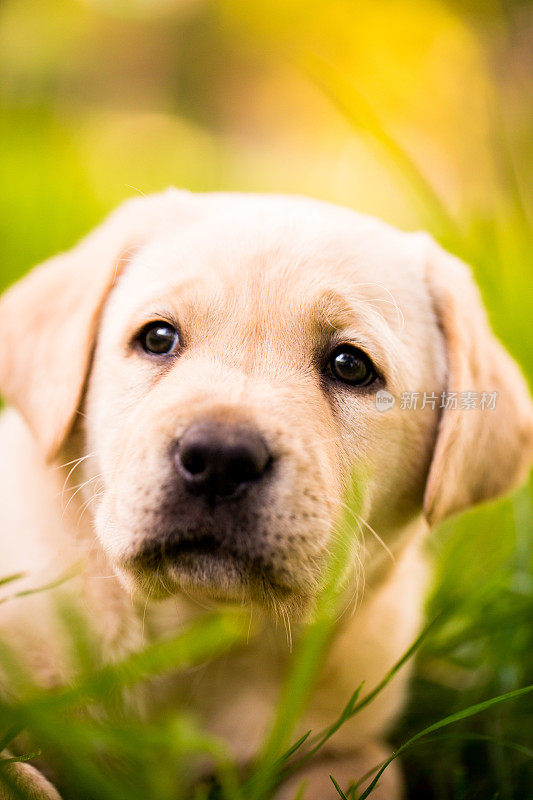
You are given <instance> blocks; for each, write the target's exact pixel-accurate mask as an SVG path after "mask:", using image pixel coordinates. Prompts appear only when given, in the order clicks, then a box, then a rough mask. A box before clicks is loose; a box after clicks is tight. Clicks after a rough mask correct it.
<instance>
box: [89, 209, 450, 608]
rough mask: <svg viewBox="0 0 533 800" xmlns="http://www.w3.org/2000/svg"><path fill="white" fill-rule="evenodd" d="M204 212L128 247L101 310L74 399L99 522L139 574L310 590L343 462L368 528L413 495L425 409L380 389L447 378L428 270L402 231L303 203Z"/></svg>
mask: <svg viewBox="0 0 533 800" xmlns="http://www.w3.org/2000/svg"><path fill="white" fill-rule="evenodd" d="M199 212H200V213H199V217H198V219H195V220H193V221H191V222H190V223H189V224H184V225H183V226H181V227H180V229H179V230H177V231H171V232H167V233H165V234H162V235H161V236H156V237H154V238H153V239H152V240H151V241H149V242H148V243H147V244H146V245H144V246H143V247H141V248H140V249H139V250H138V251H137V252H135V253H134V254H132V255H131V257H130V258H129V260H128V263H127V265H126V267H125V268H124V270H123V272H122V275H121V277H120V279H119V281H118V283H117V285H116V286H115V288H114V289H113V291H112V294H111V296H110V297H109V299H108V302H107V305H106V309H105V312H104V315H103V319H102V322H101V325H100V332H99V337H98V346H97V350H96V356H95V360H94V366H93V370H92V375H91V379H90V384H89V393H88V400H87V406H86V418H87V426H88V447H89V451H90V452H94V453H96V456H97V458H96V463H93V460H91V462H90V463H91V464H92V465H93V468H94V470H96V471H97V472H98V473H101V474H102V478H101V483H102V484H103V486H104V494H103V496H102V499H101V501H100V505H99V508H98V512H97V517H96V529H97V533H98V536H99V538H100V540H101V542H102V544H103V546H104V547H105V549H106V550H107V552H108V553H109V555H110V558H111V559H112V561H113V563H114V564H115V565H116V566H118V567H119V569H120V570H121V571H122V573H123V574H125V575H127V576H130V577H131V578H133V580H134V581H136V582H140V583H141V584H143V585H146V586H148V585H150V586H151V585H152V584H153V582H154V579H155V578H157V581H159V584H160V588H161V589H163V588H164V587H166V588H167V589H169V590H170V591H174V590H175V589H176V588H177V587H184V588H186V589H187V590H188V591H195V590H197V589H200V590H201V591H202V592H207V593H209V594H212V595H214V596H216V597H224V598H228V597H229V598H233V599H241V598H242V597H243V596H250V595H251V596H252V597H255V598H267V597H268V596H269V595H274V596H280V597H281V598H285V599H287V598H288V597H289V598H290V597H292V596H297V597H302V596H306V595H309V594H312V592H313V591H314V589H315V587H316V583H317V580H318V578H319V574H320V567H321V566H322V563H323V558H324V554H325V553H326V552H327V549H328V545H329V543H330V538H331V532H332V529H333V526H334V524H335V521H336V519H337V517H338V515H339V510H340V508H341V503H342V498H343V493H344V491H345V489H346V484H347V481H348V479H349V478H350V475H351V473H352V471H353V470H354V469H355V471H356V473H360V474H361V475H363V474H364V476H365V486H364V487H363V489H364V491H363V496H364V502H363V506H364V514H365V516H369V517H370V519H369V524H370V525H372V524H376V517H379V522H377V524H378V525H379V527H380V529H381V530H383V527H386V528H387V529H390V528H395V527H397V526H398V525H399V523H400V522H403V521H405V519H406V518H407V517H408V516H409V515H413V514H414V513H415V512H416V511H417V510H418V508H419V507H420V504H421V498H422V493H423V487H424V481H425V474H426V472H427V466H428V463H429V458H430V453H431V450H432V446H433V440H434V438H435V430H436V425H437V415H436V414H435V413H431V411H430V410H428V409H426V410H425V411H423V412H419V413H418V414H416V413H414V414H412V415H409V414H406V413H405V412H403V411H401V410H400V409H399V408H397V409H395V410H391V411H390V412H388V413H387V414H382V413H380V412H379V411H378V410H377V408H376V402H375V399H376V392H377V391H378V390H379V389H387V390H388V391H391V392H392V393H394V394H398V392H399V389H400V386H410V387H412V388H413V389H414V390H416V389H419V390H420V389H422V387H424V386H425V387H426V388H427V387H432V389H434V390H435V391H437V392H438V391H440V390H442V388H443V386H444V378H445V374H444V373H445V367H444V353H443V344H442V340H441V337H440V334H439V332H438V329H437V325H436V323H435V320H434V318H433V317H432V311H431V302H430V297H429V294H428V292H427V290H425V288H424V283H423V275H422V266H423V265H422V263H421V261H420V259H418V260H417V259H415V258H413V252H412V248H410V247H409V242H408V240H407V239H406V238H404V237H402V236H401V235H400V234H398V233H396V232H394V231H389V230H388V229H386V228H385V226H376V224H375V223H372V222H369V221H367V220H361V221H360V222H359V224H358V225H355V226H354V225H353V221H352V220H351V219H350V215H348V214H345V213H344V212H340V213H337V212H335V211H332V212H330V214H329V216H328V217H327V218H324V215H322V216H321V217H320V218H319V219H318V218H317V219H314V212H315V209H314V207H313V206H312V204H308V203H305V202H300V203H297V202H295V201H293V202H292V203H287V202H283V201H280V200H279V199H278V200H258V199H255V198H254V199H252V200H248V201H247V202H246V204H245V203H243V202H242V201H241V200H240V199H238V198H237V199H233V198H225V199H224V200H219V201H218V202H213V201H211V203H206V204H205V207H204V208H202V209H199ZM378 227H379V230H378ZM373 228H374V231H373V230H372V229H373ZM372 239H374V244H373V247H372V248H371V249H370V251H369V249H368V242H369V240H372ZM402 312H403V313H402ZM406 314H407V315H408V316H407V319H406ZM174 332H175V333H174ZM150 347H152V349H151V350H150V349H149V348H150ZM154 350H155V352H154ZM159 350H162V351H163V352H162V353H160V352H158V351H159ZM167 351H168V352H167ZM343 370H344V371H343ZM195 460H196V462H198V463H195ZM257 461H259V463H257ZM212 462H213V463H212ZM374 509H377V512H375V511H374ZM354 528H355V531H357V523H355V525H354ZM157 581H156V583H157Z"/></svg>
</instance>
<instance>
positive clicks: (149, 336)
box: [139, 320, 179, 356]
mask: <svg viewBox="0 0 533 800" xmlns="http://www.w3.org/2000/svg"><path fill="white" fill-rule="evenodd" d="M139 342H140V344H141V347H142V348H143V350H144V351H145V353H150V354H152V355H156V356H165V355H170V354H171V353H173V352H174V351H175V350H176V348H177V346H178V344H179V337H178V332H177V330H176V328H175V327H174V326H173V325H171V324H170V323H169V322H163V321H161V320H159V321H158V322H149V323H148V325H145V326H144V328H143V329H142V330H141V332H140V334H139Z"/></svg>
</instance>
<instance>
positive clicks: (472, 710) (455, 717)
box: [360, 684, 533, 800]
mask: <svg viewBox="0 0 533 800" xmlns="http://www.w3.org/2000/svg"><path fill="white" fill-rule="evenodd" d="M531 691H533V684H532V685H530V686H524V687H523V688H522V689H515V690H514V691H512V692H506V693H505V694H500V695H498V696H497V697H492V698H491V699H490V700H484V701H483V702H482V703H476V704H475V705H473V706H469V707H468V708H464V709H463V710H462V711H457V712H456V713H455V714H450V715H449V716H447V717H444V719H441V720H439V721H438V722H435V723H434V724H433V725H430V726H429V727H427V728H424V730H422V731H420V732H419V733H417V734H415V735H414V736H412V737H411V738H410V739H408V740H407V742H405V744H402V746H401V747H399V748H398V750H396V751H395V752H394V753H393V754H392V755H391V756H390V758H388V759H387V760H386V761H385V763H384V764H383V765H382V766H381V767H380V768H379V770H378V772H377V774H376V776H375V777H374V778H373V779H372V781H371V783H370V784H369V786H368V787H367V788H366V789H365V791H364V792H363V794H362V795H361V797H360V800H366V798H367V797H368V796H369V795H370V794H371V792H372V791H373V790H374V789H375V787H376V785H377V783H378V781H379V779H380V778H381V776H382V775H383V773H384V772H385V770H386V769H387V767H388V766H389V764H391V763H392V762H393V761H394V759H395V758H398V756H399V755H401V753H403V752H404V751H405V750H407V748H408V747H411V745H413V744H414V743H415V742H417V741H418V740H419V739H422V738H423V737H424V736H427V735H428V734H429V733H434V732H435V731H438V730H441V729H442V728H445V727H447V726H448V725H453V723H455V722H459V721H460V720H463V719H468V718H469V717H473V716H475V715H476V714H480V713H481V712H482V711H486V710H487V709H489V708H492V707H493V706H496V705H498V704H499V703H504V702H507V701H508V700H514V699H516V698H518V697H522V696H523V695H525V694H528V693H529V692H531Z"/></svg>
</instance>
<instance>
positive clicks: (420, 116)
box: [0, 0, 533, 800]
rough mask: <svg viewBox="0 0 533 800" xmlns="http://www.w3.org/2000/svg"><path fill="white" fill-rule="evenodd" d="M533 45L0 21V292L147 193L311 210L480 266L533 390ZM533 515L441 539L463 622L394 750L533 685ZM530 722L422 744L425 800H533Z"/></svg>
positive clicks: (198, 24)
mask: <svg viewBox="0 0 533 800" xmlns="http://www.w3.org/2000/svg"><path fill="white" fill-rule="evenodd" d="M532 31H533V8H532V6H531V3H529V2H526V1H524V2H520V1H519V0H518V1H517V0H515V1H514V2H511V1H510V0H465V2H460V3H459V2H457V0H449V2H444V0H442V1H441V0H420V1H419V2H414V0H401V1H400V0H383V2H380V3H373V2H371V1H370V0H361V2H356V0H330V1H329V2H326V0H306V2H303V0H283V2H282V0H248V2H246V3H242V2H237V0H216V1H215V0H78V1H76V0H3V2H1V3H0V74H1V76H2V77H1V85H0V114H1V118H0V186H1V189H2V191H1V192H0V254H1V262H0V286H4V285H7V284H8V283H10V282H11V281H13V280H15V279H16V278H17V277H18V276H19V275H20V274H22V272H24V271H25V270H26V269H28V268H29V267H30V266H31V265H32V264H34V263H35V262H37V261H39V260H40V259H43V258H45V257H46V256H48V255H50V254H52V253H54V252H56V251H57V250H59V249H61V248H64V247H67V246H69V245H71V244H72V243H73V242H74V241H75V240H76V239H77V238H78V237H79V236H80V235H81V234H82V233H84V232H85V231H86V230H88V229H89V228H91V227H92V226H93V225H94V224H95V223H96V222H97V221H98V219H99V218H100V217H101V216H102V215H103V214H104V213H105V212H106V211H107V210H109V209H110V208H111V207H113V206H114V205H116V203H117V202H119V201H120V200H121V199H123V198H125V197H127V196H129V195H131V194H133V193H135V192H136V191H139V192H143V193H148V192H151V191H154V190H158V189H161V188H164V187H166V186H167V185H170V184H175V185H178V186H184V187H188V188H191V189H196V190H215V189H230V190H231V189H238V190H246V191H274V192H294V193H302V194H310V195H313V196H318V197H321V198H323V199H327V200H331V201H333V202H338V203H342V204H346V205H349V206H352V207H354V208H357V209H359V210H362V211H366V212H369V213H374V214H377V215H379V216H380V217H382V218H385V219H386V220H388V221H390V222H392V223H393V224H396V225H399V226H400V227H404V228H408V229H413V228H421V227H424V228H427V229H429V230H431V231H432V232H433V233H434V234H435V235H436V236H438V237H439V238H440V239H441V241H442V242H443V243H444V244H445V245H447V246H448V247H450V248H451V249H453V250H454V251H456V252H458V253H459V254H460V255H462V256H463V257H465V258H466V259H467V260H468V261H469V262H470V263H471V264H472V266H473V269H474V271H475V274H476V277H477V280H478V282H479V284H480V286H481V289H482V293H483V295H484V298H485V301H486V303H487V306H488V308H489V313H490V316H491V319H492V321H493V324H494V327H495V329H496V331H497V333H498V335H499V336H500V337H501V338H502V339H503V341H504V342H505V343H506V345H507V346H508V347H509V349H510V350H511V352H512V353H513V354H514V355H515V356H516V357H517V358H518V360H519V361H520V363H521V364H522V366H523V368H524V371H525V373H526V375H527V376H528V377H529V379H530V382H531V381H532V380H533V337H532V336H531V318H532V312H533V289H532V285H533V281H532V274H531V255H530V253H531V194H530V192H529V191H528V187H530V186H531V185H532V178H533V174H532V172H533V158H532V155H533V154H532V149H533V139H532V136H531V134H532V114H531V111H532V109H531V91H530V89H531V81H532V74H533V62H532V51H533V48H532V47H531V39H532ZM532 498H533V488H532V486H531V484H530V487H529V488H526V489H525V490H522V491H521V492H519V493H518V494H517V495H516V496H515V498H513V499H510V500H509V499H507V500H504V501H502V502H500V503H497V504H491V505H490V506H487V507H484V508H481V509H477V510H473V511H471V512H469V513H468V514H466V515H463V516H462V517H461V518H460V519H458V520H455V521H451V522H450V523H448V524H446V525H445V526H443V527H442V529H441V530H440V531H438V532H437V533H436V534H434V535H433V536H432V539H431V541H430V549H431V550H432V553H433V557H434V560H435V563H436V580H435V586H434V588H433V592H432V595H431V598H430V601H429V606H430V610H431V613H433V612H434V611H435V610H438V609H440V608H447V609H451V610H452V612H451V614H450V616H449V617H448V618H447V622H446V624H444V625H443V626H442V627H441V628H439V630H438V631H437V632H436V633H435V634H434V635H432V636H431V637H428V638H427V639H426V641H425V643H424V645H423V647H422V649H421V651H420V654H419V658H418V661H417V670H416V676H415V679H414V681H413V691H412V697H411V701H410V703H409V706H408V708H407V709H406V712H405V714H404V717H403V718H402V720H401V721H400V722H399V724H398V725H397V727H396V729H395V731H394V740H395V741H396V742H397V743H398V744H400V743H402V742H404V741H406V740H407V739H408V738H409V737H410V736H411V735H413V734H414V733H416V732H417V731H419V730H421V729H422V728H424V727H426V726H428V725H430V724H431V723H433V722H435V721H436V720H437V719H439V718H441V717H445V716H446V715H448V714H450V713H453V712H455V711H457V710H459V709H461V708H464V707H466V706H467V705H469V704H471V703H477V702H481V701H483V700H486V699H487V698H489V697H492V696H495V695H498V694H501V693H502V692H505V691H512V690H514V689H517V688H519V687H520V686H523V685H525V684H530V683H533V633H532V631H533V628H532V625H531V620H532V619H533V581H532V577H531V576H532V571H533V570H532V568H533V555H532V541H533V522H532V511H531V509H532ZM355 689H356V687H354V690H355ZM347 700H348V698H344V699H340V704H341V705H342V702H345V701H347ZM532 712H533V707H532V703H531V700H530V699H528V697H524V698H521V699H520V700H515V701H513V702H512V703H510V704H503V705H501V706H498V707H496V708H494V709H492V710H489V711H487V712H485V713H484V714H483V715H480V716H479V717H476V718H475V720H474V719H473V720H466V721H464V722H461V723H458V725H457V726H456V727H454V732H453V733H452V732H451V731H450V732H449V734H447V735H446V738H443V735H440V736H439V738H438V739H436V740H435V741H433V742H432V741H428V742H427V743H424V742H419V743H417V744H416V745H415V746H414V747H412V748H410V749H409V750H408V751H407V752H406V754H405V756H404V761H405V763H406V766H407V768H408V769H407V774H408V784H409V797H410V798H418V797H424V798H435V800H441V798H442V799H443V800H444V798H450V797H453V798H455V800H459V799H461V800H462V799H463V798H469V799H470V798H478V797H479V798H484V799H485V798H496V797H498V798H501V799H503V800H510V799H511V798H513V800H523V798H526V797H528V796H532V795H533V775H532V769H531V759H530V757H528V755H527V753H528V752H530V751H531V748H532V747H533V737H532V727H533V726H532V725H531V719H532V716H531V715H532ZM172 724H173V723H172ZM191 724H192V723H191ZM183 730H185V729H180V731H181V732H180V735H179V736H177V734H176V736H177V738H173V736H174V734H170V733H169V734H168V736H169V737H170V738H169V739H168V740H166V741H167V745H168V747H169V748H170V749H171V748H172V747H173V745H172V742H174V741H178V742H183V741H184V739H185V738H186V736H185V734H184V733H183ZM162 731H163V729H161V730H160V731H159V732H158V733H157V734H155V733H154V736H156V738H157V736H158V735H161V736H162V737H163V739H164V737H165V735H166V734H164V735H163V734H162ZM185 732H186V734H187V736H190V735H192V734H190V730H189V729H188V728H187V730H186V731H185ZM149 734H150V732H149V731H146V735H147V737H148V738H149ZM196 734H197V732H195V735H196ZM106 735H107V734H106ZM108 735H109V736H112V735H113V732H112V729H110V730H109V731H108ZM135 735H136V734H135V733H132V736H133V737H135ZM198 735H199V736H200V735H201V734H200V733H198ZM180 736H181V739H180ZM154 741H155V739H154ZM167 745H165V746H167ZM150 746H151V745H147V756H146V758H147V761H146V765H148V766H146V765H145V767H146V773H147V775H148V773H149V772H150V768H151V767H153V764H151V762H150V758H152V756H151V755H149V751H150ZM159 746H162V745H161V742H160V741H159V740H158V742H157V743H156V744H154V750H156V749H157V747H159ZM181 746H182V745H180V747H181ZM183 747H184V748H185V749H186V747H185V745H183ZM528 748H529V750H528ZM150 752H152V751H150ZM130 756H131V753H130V754H129V755H128V754H126V755H125V756H124V757H125V758H126V757H128V758H129V757H130ZM154 763H155V762H154ZM80 768H81V767H80ZM146 780H148V777H147V778H146ZM162 780H163V778H162ZM146 792H147V794H146V796H154V797H159V796H164V795H162V794H157V793H153V794H152V795H150V794H149V787H148V784H147V788H146ZM102 796H106V795H102ZM117 796H118V795H117Z"/></svg>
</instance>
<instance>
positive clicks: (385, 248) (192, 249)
mask: <svg viewBox="0 0 533 800" xmlns="http://www.w3.org/2000/svg"><path fill="white" fill-rule="evenodd" d="M191 202H194V204H195V207H194V208H193V213H189V214H187V215H186V216H185V219H183V218H179V217H178V216H177V217H176V220H175V224H174V225H173V224H170V225H169V226H168V228H167V229H166V230H163V231H159V232H158V233H157V234H155V235H154V236H153V237H152V238H151V239H150V240H149V241H148V242H146V243H145V244H144V245H143V246H142V247H141V248H140V249H139V250H138V252H137V253H135V254H134V255H133V256H132V258H131V260H130V263H129V264H128V265H127V269H126V270H125V274H124V278H123V280H122V281H121V285H122V291H123V292H127V294H128V295H129V300H130V303H132V304H134V305H135V304H137V305H139V304H142V303H143V302H147V301H149V300H151V299H152V298H153V299H155V298H157V297H158V296H161V297H163V296H168V297H169V299H172V296H173V295H177V294H180V293H182V294H183V293H186V294H188V295H190V296H191V297H192V296H194V294H195V289H201V291H198V292H197V293H196V295H197V297H196V299H197V300H198V302H201V300H202V297H204V298H205V299H208V297H209V296H213V295H215V294H216V295H217V296H218V298H219V299H220V297H221V296H222V295H227V296H232V297H233V299H234V298H235V297H236V296H238V297H240V298H241V300H244V299H246V298H248V300H249V301H250V302H258V301H260V300H261V299H262V300H264V302H265V303H266V304H268V305H269V306H272V304H273V303H275V304H276V306H277V307H278V308H279V307H280V304H281V305H283V306H286V305H287V304H289V305H291V306H293V307H294V304H295V303H296V306H297V307H300V308H302V307H307V308H310V307H311V306H313V307H314V306H315V305H316V303H315V301H316V299H317V298H320V296H322V295H323V296H324V297H325V299H326V301H327V298H328V297H329V296H331V295H333V294H335V293H337V294H338V295H340V296H341V297H344V298H346V299H347V300H348V301H350V300H356V299H358V298H361V299H366V300H378V301H384V300H386V299H387V298H388V299H389V301H390V305H391V306H393V307H394V306H395V305H406V306H409V304H410V299H412V295H413V293H415V294H418V293H420V292H421V289H422V288H423V287H422V283H423V280H422V263H421V257H420V248H419V245H418V243H417V242H416V240H415V239H414V238H413V237H410V236H409V235H406V234H404V233H401V232H400V231H398V230H396V229H394V228H392V227H390V226H388V225H386V224H385V223H383V222H381V221H379V220H376V219H374V218H372V217H367V216H365V215H362V214H357V213H355V212H352V211H350V210H348V209H343V208H339V207H336V206H332V205H330V204H328V203H321V202H318V201H311V200H307V199H305V198H287V197H277V196H260V195H251V196H250V195H247V196H244V197H242V196H240V195H231V194H230V195H219V194H217V195H204V196H194V201H191ZM128 305H129V304H128ZM256 311H257V309H256ZM382 311H383V312H384V313H385V315H387V313H389V312H388V310H387V309H386V304H383V307H382ZM396 311H397V310H396V309H394V308H393V309H392V311H390V313H391V314H392V316H394V314H395V313H396Z"/></svg>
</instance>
